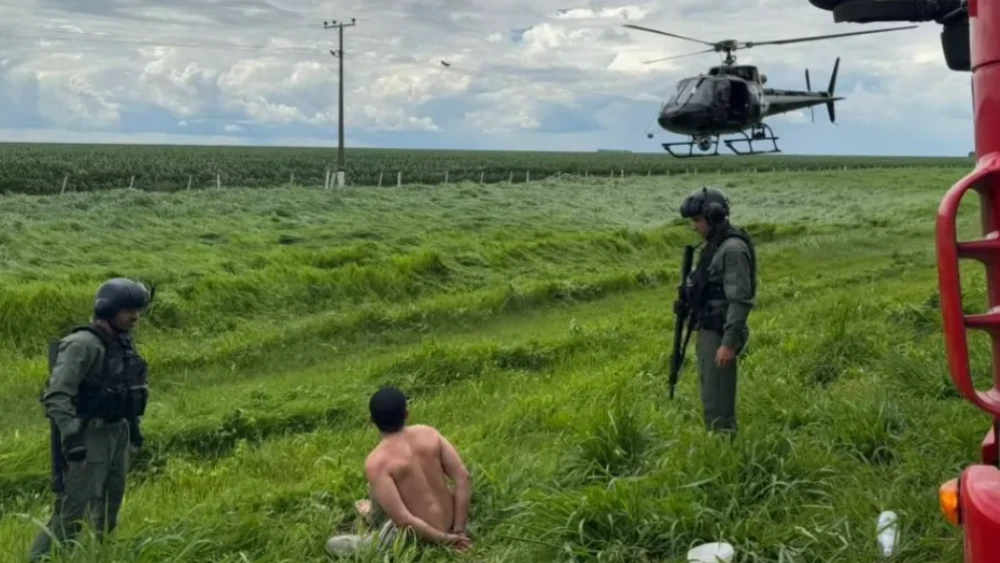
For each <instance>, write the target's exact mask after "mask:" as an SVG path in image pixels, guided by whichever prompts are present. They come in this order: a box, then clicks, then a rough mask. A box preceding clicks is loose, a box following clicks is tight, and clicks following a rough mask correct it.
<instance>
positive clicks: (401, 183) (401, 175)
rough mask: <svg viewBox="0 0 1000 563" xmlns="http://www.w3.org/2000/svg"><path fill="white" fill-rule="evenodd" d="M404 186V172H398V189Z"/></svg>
mask: <svg viewBox="0 0 1000 563" xmlns="http://www.w3.org/2000/svg"><path fill="white" fill-rule="evenodd" d="M402 185H403V172H402V171H400V172H396V187H397V188H398V187H400V186H402Z"/></svg>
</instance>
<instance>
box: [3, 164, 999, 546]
mask: <svg viewBox="0 0 1000 563" xmlns="http://www.w3.org/2000/svg"><path fill="white" fill-rule="evenodd" d="M66 150H67V151H70V149H66ZM86 150H87V149H80V151H83V152H78V153H76V154H77V156H74V157H72V158H71V157H65V158H66V159H67V160H66V161H65V162H66V163H67V164H66V166H67V167H75V169H82V168H84V167H85V166H86V167H92V168H88V169H93V170H99V169H104V168H101V167H106V169H108V170H110V169H112V168H113V166H111V165H109V164H106V163H104V162H100V161H98V160H97V159H95V160H94V161H90V160H88V158H86V157H84V156H83V155H86V154H88V153H86V152H85V151H86ZM144 151H146V149H129V152H128V153H127V154H128V155H129V156H127V157H122V158H123V159H124V160H123V161H121V162H125V163H127V166H132V167H134V168H133V169H135V170H138V169H139V168H140V167H141V166H142V164H141V163H144V162H148V161H149V158H150V157H149V156H148V155H150V154H152V153H150V152H144ZM27 154H29V153H22V155H27ZM52 154H59V153H49V156H47V157H46V158H50V159H59V158H62V157H57V156H51V155H52ZM64 154H65V155H69V154H72V152H71V151H70V152H66V153H64ZM104 154H108V153H104ZM190 154H195V153H190ZM205 154H211V153H205ZM227 154H241V153H239V152H233V153H227ZM242 154H245V155H249V154H251V153H249V152H246V153H242ZM132 155H142V156H134V157H133V156H132ZM24 158H25V159H27V157H26V156H25V157H24ZM39 158H40V157H39ZM109 158H110V157H109ZM204 158H206V159H208V160H209V161H210V160H211V159H212V157H211V156H206V157H204ZM164 159H165V161H166V160H169V159H168V158H167V157H164ZM246 160H247V161H248V168H249V169H252V170H263V169H265V168H266V167H267V165H265V164H263V163H262V162H263V161H256V162H254V161H253V158H251V157H246ZM194 161H195V160H194V157H192V163H193V162H194ZM239 161H240V157H234V160H233V162H239ZM23 162H25V160H15V164H13V165H12V164H10V162H9V161H6V160H5V165H4V166H6V167H7V168H5V169H4V170H2V171H0V175H2V176H3V177H5V178H7V177H11V176H12V174H11V172H10V169H11V168H10V167H11V166H14V167H16V166H22V165H23V164H22V163H23ZM287 162H288V163H289V164H288V165H287V167H286V170H287V169H288V168H292V167H294V166H293V164H292V163H294V160H293V159H292V157H289V160H288V161H287ZM657 162H663V161H662V160H658V161H657ZM127 166H126V167H125V168H124V169H125V170H128V168H127ZM193 166H194V164H192V167H193ZM193 169H194V168H192V170H193ZM116 170H117V169H116ZM168 172H169V173H170V174H175V175H176V174H179V173H184V172H177V171H176V170H174V171H168ZM116 173H119V172H116ZM964 173H965V170H963V169H960V168H953V169H949V168H941V167H937V166H929V167H923V168H921V167H915V168H902V169H896V170H887V169H883V170H848V171H837V172H831V171H811V172H801V173H797V174H789V173H785V172H781V173H770V172H764V173H753V174H737V173H734V174H729V175H723V176H721V177H720V175H719V174H717V173H715V172H713V173H711V174H700V173H692V174H685V175H679V176H670V177H660V178H656V177H653V178H645V177H634V178H625V179H617V178H616V179H609V178H606V177H602V178H596V177H591V178H587V179H577V180H573V181H568V180H550V181H538V182H533V183H532V184H513V185H506V184H492V185H491V184H486V185H480V184H479V183H478V182H465V183H451V184H449V185H440V186H435V187H427V186H409V187H404V188H402V189H396V188H387V189H381V190H379V189H370V188H350V187H348V188H345V189H338V190H332V191H331V190H322V189H316V188H304V187H281V186H273V187H272V188H271V189H266V190H261V189H237V188H234V189H225V190H192V191H191V192H180V193H169V192H144V191H138V190H103V191H92V192H87V193H73V192H67V193H66V194H64V195H52V196H28V195H10V196H7V197H3V198H0V224H2V225H3V228H2V229H0V365H2V366H3V370H2V374H3V376H2V377H3V393H2V394H0V554H2V555H0V561H4V562H6V561H12V562H13V561H23V560H24V557H25V555H26V553H27V550H28V547H29V545H30V543H31V541H32V539H33V536H34V534H35V533H36V531H37V530H38V526H39V525H41V524H42V523H44V522H45V521H46V520H47V518H48V515H49V511H50V508H51V505H52V495H51V493H50V492H49V490H48V489H47V487H48V471H49V460H48V453H49V445H48V426H47V422H46V420H45V418H44V416H43V413H42V409H41V407H40V405H39V403H38V400H37V397H38V393H39V391H40V389H41V388H42V385H43V384H44V381H45V377H46V373H45V348H46V346H47V342H48V341H49V339H50V338H55V337H58V336H59V335H60V334H61V331H63V330H64V329H66V328H67V327H69V326H72V325H75V324H80V323H83V322H86V321H87V320H88V318H89V311H90V307H91V303H92V296H93V292H94V291H95V290H96V288H97V286H98V285H99V283H100V282H101V281H103V280H104V279H106V278H107V277H110V276H114V275H123V276H129V277H134V278H138V279H142V280H144V281H147V282H153V283H155V284H156V285H157V287H158V291H157V300H156V302H155V304H154V306H153V308H152V309H151V311H150V312H149V315H148V316H147V317H146V318H145V319H144V320H143V322H142V324H141V325H140V327H139V328H138V329H137V340H138V342H139V345H140V346H141V349H142V351H143V353H144V354H145V355H146V357H147V358H148V359H149V361H150V363H151V378H152V383H151V384H152V392H153V395H152V401H153V402H152V403H151V405H150V408H149V409H148V411H147V416H146V417H145V421H144V433H145V435H146V438H147V444H146V447H145V449H144V450H143V451H142V452H141V454H140V455H139V457H138V459H137V460H136V462H135V465H134V467H133V469H132V472H131V476H130V479H131V480H130V484H129V490H128V493H127V496H126V499H125V505H124V507H123V511H122V514H121V524H120V527H119V529H118V531H117V532H116V534H115V536H114V539H113V541H110V542H108V543H106V544H105V545H103V546H102V547H98V546H97V545H96V544H94V543H92V542H88V541H85V542H84V543H83V545H81V546H80V547H79V548H78V549H77V550H76V551H73V552H71V553H70V554H67V555H64V556H63V557H62V558H61V559H59V560H60V561H74V562H84V561H115V562H132V561H144V562H157V563H160V562H167V561H178V562H180V561H184V562H201V561H205V562H209V561H211V562H233V563H235V562H238V561H260V562H279V561H280V562H286V561H288V562H291V561H295V562H301V561H326V560H328V556H327V555H326V554H325V552H324V544H325V542H326V539H327V538H328V537H329V536H330V535H331V534H334V533H344V532H345V531H348V530H353V529H355V528H356V527H357V526H358V519H357V518H356V515H355V513H354V508H353V503H354V501H355V500H357V499H360V498H364V497H365V496H366V494H367V490H366V484H365V480H364V473H363V461H364V459H365V456H366V454H367V453H368V451H369V450H370V449H371V448H372V447H373V446H374V445H375V444H376V443H377V441H378V432H377V431H376V430H375V428H374V427H373V426H372V425H371V424H369V422H368V420H367V400H368V397H369V396H370V394H371V393H372V392H373V391H374V390H375V389H376V388H377V387H378V386H379V385H381V384H385V383H392V384H396V385H399V386H400V387H402V388H403V389H404V391H406V392H407V393H408V394H409V395H410V397H411V400H412V402H411V405H410V413H411V416H410V421H411V422H412V423H427V424H432V425H434V426H436V427H438V428H439V429H440V430H441V431H442V432H443V433H444V434H445V435H446V436H448V438H449V439H450V440H451V441H452V442H453V443H454V444H455V446H456V447H457V449H458V450H459V452H460V453H461V455H462V456H463V458H464V460H465V462H466V464H467V465H468V467H469V468H470V470H471V472H472V487H473V494H472V507H471V532H472V534H473V540H474V548H473V550H472V551H470V552H468V553H466V554H462V555H458V554H454V553H451V552H449V551H448V550H446V549H443V548H437V547H424V548H420V549H416V548H411V549H409V550H406V551H401V552H400V553H399V554H398V557H396V558H395V559H394V560H395V561H477V562H500V561H505V562H510V561H518V562H521V561H524V562H542V561H571V560H576V561H601V562H622V563H624V562H629V563H638V562H652V561H663V562H681V561H683V560H684V555H685V553H686V551H687V549H689V548H690V547H692V546H693V545H696V544H698V543H703V542H711V541H728V542H730V543H732V544H733V545H734V546H735V548H736V553H737V558H736V561H739V562H754V563H765V562H766V563H774V562H776V561H782V562H798V563H802V562H809V563H820V562H822V563H832V562H844V563H857V562H860V561H874V560H878V559H879V558H880V557H881V556H880V555H879V552H878V547H877V544H876V541H875V521H876V517H877V515H878V514H879V512H880V511H882V510H887V509H891V510H895V511H896V512H897V513H898V514H899V516H900V520H901V529H900V534H901V537H900V543H899V544H898V545H897V547H896V555H895V556H894V557H895V560H898V561H906V562H907V563H932V562H933V563H940V562H942V561H955V560H958V559H959V558H960V554H961V537H960V535H959V531H958V530H955V529H954V528H952V527H951V526H950V525H949V524H948V523H947V522H946V520H945V519H944V518H943V517H942V516H941V515H940V513H939V511H938V501H937V488H938V486H939V485H940V483H942V482H943V481H945V480H947V479H950V478H952V477H954V476H957V475H958V472H959V471H960V469H961V468H962V467H964V466H965V465H966V464H967V463H969V462H971V461H974V460H975V459H977V456H978V448H979V443H980V441H981V439H982V437H983V435H984V433H985V432H986V430H987V428H988V423H989V422H988V419H987V417H986V416H985V415H983V414H981V413H980V412H979V411H977V410H976V409H975V408H974V407H973V406H972V405H971V404H970V403H968V402H966V401H964V400H963V399H961V398H960V397H959V395H958V394H957V392H956V391H955V389H954V388H953V387H952V385H951V382H950V380H949V378H948V373H947V369H946V364H945V357H944V347H943V343H942V338H941V329H940V321H939V313H938V308H937V277H936V265H935V255H934V247H933V230H934V214H935V210H936V208H937V205H938V202H939V201H940V199H941V197H942V195H943V193H944V191H945V190H946V189H947V188H948V186H950V185H951V184H952V183H953V182H954V181H955V180H956V179H957V178H958V177H960V176H961V175H962V174H964ZM45 174H49V176H51V177H57V176H59V175H60V174H62V172H61V171H58V170H52V169H49V170H46V172H45ZM119 178H120V176H119ZM703 183H710V184H712V185H717V186H720V187H722V188H723V189H725V190H727V192H728V194H729V196H730V198H731V199H732V201H733V205H734V222H736V223H737V224H739V225H742V226H746V227H747V228H748V229H749V230H750V232H751V233H752V234H753V235H754V236H755V240H756V241H757V248H758V256H759V272H760V294H759V296H758V303H757V307H756V309H755V310H754V312H753V313H752V314H751V318H750V326H751V330H752V337H751V342H750V349H749V351H748V353H747V355H746V356H745V357H744V358H743V360H742V364H741V372H740V389H739V393H740V395H739V413H738V414H739V421H740V434H739V436H738V438H737V440H736V441H735V443H732V444H730V443H728V442H726V441H723V440H720V439H717V438H712V437H710V436H708V435H706V433H705V431H704V429H703V426H702V422H701V408H700V404H699V401H698V391H697V385H696V373H695V370H694V365H693V361H689V362H688V363H687V365H686V367H685V369H684V371H683V373H682V374H681V380H680V384H679V386H678V389H677V394H676V397H675V399H674V400H673V401H669V400H668V387H667V376H668V369H669V354H670V350H669V347H670V343H671V340H672V339H671V333H672V330H673V316H672V307H671V304H672V302H673V299H674V296H675V295H676V284H677V282H678V272H679V269H680V261H681V249H682V246H683V245H684V244H685V243H687V242H689V241H692V240H693V237H694V236H695V235H694V233H693V232H692V231H690V229H689V228H688V226H687V225H686V224H685V223H684V222H682V221H680V220H678V218H677V208H678V205H679V203H680V201H681V198H682V197H683V196H684V195H685V194H687V193H688V192H689V191H691V190H693V189H696V188H698V187H700V186H701V185H702V184H703ZM94 187H95V188H96V187H110V186H108V185H100V186H98V185H97V184H95V186H94ZM970 200H972V198H970ZM976 206H977V203H976V202H975V201H974V200H972V201H970V202H969V203H968V204H967V208H966V210H965V211H964V213H965V218H964V223H963V232H964V234H965V236H967V237H974V236H975V235H976V230H977V228H978V223H977V221H978V216H977V214H976ZM964 271H965V273H964V274H963V283H964V284H965V285H966V288H965V291H966V301H967V303H968V305H967V306H968V308H969V310H970V311H971V310H977V309H978V310H982V309H984V308H985V284H984V276H983V275H982V271H981V267H977V265H976V264H972V265H969V266H967V267H966V269H965V270H964ZM973 337H974V339H973V341H972V342H973V343H974V345H975V346H976V348H974V349H973V358H974V362H973V365H974V368H975V370H976V373H977V377H979V378H980V380H981V381H984V380H985V379H986V378H987V377H988V372H989V368H990V363H989V361H990V353H989V348H988V340H987V339H986V337H984V336H981V335H973ZM975 337H978V338H975ZM693 350H694V339H692V343H691V345H690V346H689V348H688V357H689V358H691V356H692V353H693ZM102 550H103V553H102ZM357 560H361V561H382V560H383V559H382V558H381V557H379V556H376V555H372V554H368V555H365V556H364V557H360V558H359V559H357Z"/></svg>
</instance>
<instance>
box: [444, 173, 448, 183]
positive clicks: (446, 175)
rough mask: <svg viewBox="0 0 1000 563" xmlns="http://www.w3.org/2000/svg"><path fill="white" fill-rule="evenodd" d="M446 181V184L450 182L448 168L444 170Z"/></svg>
mask: <svg viewBox="0 0 1000 563" xmlns="http://www.w3.org/2000/svg"><path fill="white" fill-rule="evenodd" d="M444 183H445V184H447V183H448V171H447V170H445V171H444Z"/></svg>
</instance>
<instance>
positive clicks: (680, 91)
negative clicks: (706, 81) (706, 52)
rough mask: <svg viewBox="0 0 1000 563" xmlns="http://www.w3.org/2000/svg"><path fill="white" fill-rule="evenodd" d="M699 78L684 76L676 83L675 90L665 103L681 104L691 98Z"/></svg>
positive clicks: (699, 82) (699, 81)
mask: <svg viewBox="0 0 1000 563" xmlns="http://www.w3.org/2000/svg"><path fill="white" fill-rule="evenodd" d="M702 80H703V79H701V78H685V79H684V80H681V81H680V82H678V83H677V91H676V92H674V95H673V96H671V97H670V99H669V100H667V105H670V106H672V105H683V104H685V103H687V101H688V100H689V99H690V98H691V96H692V95H693V94H694V93H695V90H696V89H697V88H698V85H699V84H701V81H702Z"/></svg>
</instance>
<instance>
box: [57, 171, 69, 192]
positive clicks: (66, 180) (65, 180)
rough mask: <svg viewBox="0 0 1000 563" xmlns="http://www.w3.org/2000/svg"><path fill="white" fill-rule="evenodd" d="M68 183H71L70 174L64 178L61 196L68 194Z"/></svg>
mask: <svg viewBox="0 0 1000 563" xmlns="http://www.w3.org/2000/svg"><path fill="white" fill-rule="evenodd" d="M68 183H69V174H67V175H65V176H63V185H62V191H60V192H59V194H60V195H61V194H64V193H66V184H68Z"/></svg>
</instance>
